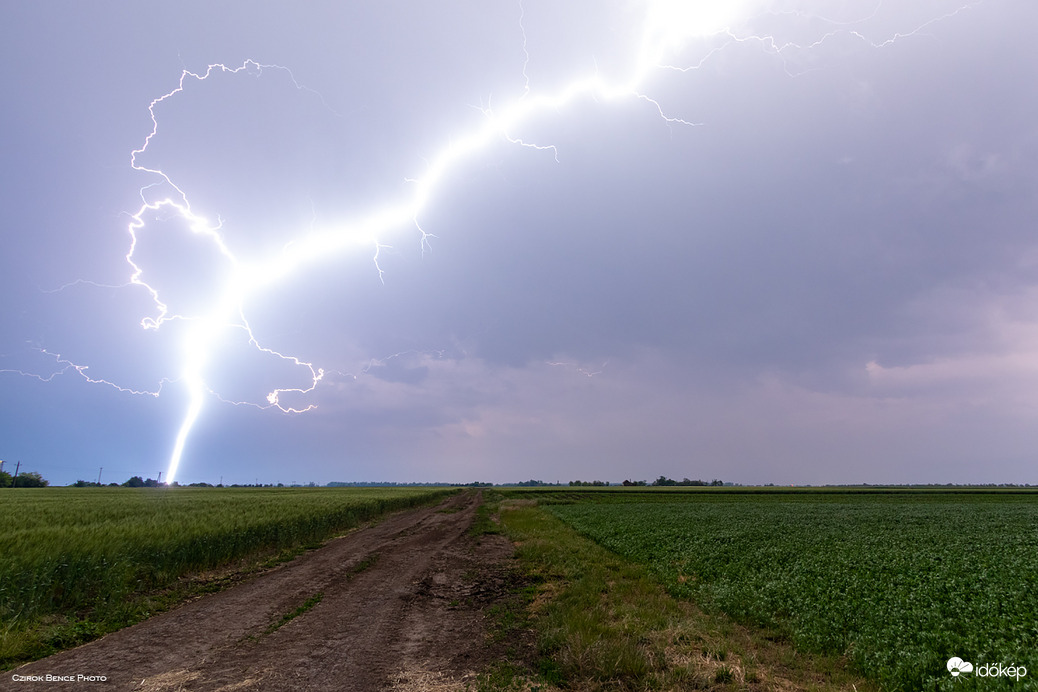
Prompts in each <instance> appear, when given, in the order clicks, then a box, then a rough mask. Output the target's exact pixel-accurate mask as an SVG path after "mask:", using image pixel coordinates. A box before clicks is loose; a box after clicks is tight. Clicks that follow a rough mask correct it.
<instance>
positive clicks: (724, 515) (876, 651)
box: [526, 490, 1038, 690]
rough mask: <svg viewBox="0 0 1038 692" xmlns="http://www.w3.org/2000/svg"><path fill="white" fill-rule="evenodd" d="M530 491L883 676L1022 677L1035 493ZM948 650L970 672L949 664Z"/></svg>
mask: <svg viewBox="0 0 1038 692" xmlns="http://www.w3.org/2000/svg"><path fill="white" fill-rule="evenodd" d="M535 495H539V500H540V502H541V503H542V504H547V505H548V509H549V510H550V511H551V512H552V513H554V514H555V515H556V516H558V517H559V518H561V519H562V520H563V521H565V522H567V523H569V524H570V525H571V526H573V527H574V528H576V529H577V530H578V531H579V532H581V533H582V534H584V535H586V536H588V537H590V538H592V539H593V540H594V541H596V542H598V543H600V544H601V545H602V546H604V547H606V548H608V549H610V550H612V551H614V552H616V553H618V554H619V555H621V556H623V557H625V558H627V559H629V560H632V561H634V562H637V563H641V564H644V565H646V566H647V567H648V569H649V570H650V572H651V573H652V574H654V575H655V577H656V578H657V579H659V580H660V581H661V582H662V583H663V584H664V585H665V587H666V588H667V589H668V590H669V591H670V592H671V594H673V595H675V596H677V597H679V598H688V599H691V600H693V601H695V602H697V603H699V604H700V605H702V606H704V607H706V608H708V609H715V610H719V611H722V612H725V613H727V614H729V615H731V616H733V617H734V618H736V619H737V620H739V621H742V622H745V623H748V624H751V625H755V626H758V627H763V628H766V629H768V630H772V631H775V632H777V633H779V634H780V635H782V636H784V637H787V638H789V639H790V640H791V641H792V643H793V644H794V645H795V646H796V647H798V648H800V649H802V650H805V651H813V652H823V653H835V654H838V655H846V656H848V657H849V658H850V660H851V661H852V662H853V664H854V665H855V666H856V667H857V668H858V669H859V670H861V671H862V672H863V673H864V674H865V675H866V676H868V677H870V678H872V679H874V680H876V681H878V682H879V683H880V684H881V685H882V686H883V687H884V688H885V689H891V690H922V689H959V688H963V689H989V688H997V687H1002V686H1006V687H1011V688H1013V689H1035V687H1036V678H1038V495H1036V494H1031V493H991V492H988V493H983V492H980V493H939V492H920V493H888V494H880V493H826V492H805V493H790V492H788V491H786V492H781V493H773V494H766V493H763V494H751V493H745V492H743V493H738V492H735V493H731V492H729V493H726V492H709V491H706V492H703V491H700V492H691V493H680V492H664V493H645V492H644V490H642V491H641V492H601V491H599V492H583V493H574V492H570V491H561V492H556V493H551V492H544V493H539V494H538V493H528V494H526V496H527V497H534V496H535ZM553 503H558V504H553ZM953 656H956V657H959V658H962V659H964V660H965V661H969V662H971V663H973V665H974V672H973V673H972V674H965V675H962V676H961V677H958V678H953V677H952V676H951V675H950V673H949V672H948V670H947V669H946V662H947V661H948V659H949V658H951V657H953ZM983 664H1005V665H1007V666H1008V665H1015V666H1024V667H1026V669H1027V675H1026V677H1025V678H1024V679H1021V680H1019V681H1016V680H1013V679H1012V678H1009V677H1004V676H1003V677H999V678H993V677H990V676H989V677H981V675H980V672H981V669H980V666H982V665H983ZM987 672H990V670H988V671H987Z"/></svg>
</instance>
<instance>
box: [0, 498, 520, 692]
mask: <svg viewBox="0 0 1038 692" xmlns="http://www.w3.org/2000/svg"><path fill="white" fill-rule="evenodd" d="M480 502H481V499H480V497H479V496H478V495H477V494H475V493H471V492H470V493H463V494H460V495H455V496H453V497H451V498H449V499H448V500H446V501H444V502H443V503H441V504H440V505H438V506H437V507H431V508H424V509H419V510H411V511H408V512H404V513H400V514H395V515H392V516H390V517H388V518H387V519H385V520H383V521H382V522H380V523H378V524H376V525H374V526H371V527H368V528H365V529H362V530H359V531H356V532H354V533H351V534H349V535H347V536H344V537H342V538H338V539H335V540H333V541H331V542H329V543H328V544H326V545H325V546H324V547H322V548H320V549H318V550H315V551H313V552H310V553H307V554H305V555H303V556H300V557H299V558H297V559H295V560H293V561H292V562H289V563H285V564H283V565H281V566H279V567H276V568H274V569H272V570H270V571H267V572H264V573H263V574H260V575H258V576H256V577H254V578H252V579H249V580H247V581H245V582H243V583H241V584H239V585H236V586H234V587H232V588H230V589H227V590H225V591H222V592H220V593H215V594H211V595H208V596H205V597H203V598H200V599H198V600H196V601H192V602H190V603H187V604H185V605H183V606H181V607H179V608H177V609H175V610H172V611H170V612H168V613H163V614H161V615H158V616H156V617H154V618H151V619H149V620H147V621H145V622H142V623H139V624H137V625H134V626H133V627H129V628H127V629H124V630H120V631H118V632H114V633H112V634H109V635H107V636H105V637H103V638H102V639H99V640H97V641H95V642H91V643H90V644H86V645H84V646H81V647H79V648H76V649H73V650H71V651H66V652H63V653H60V654H56V655H55V656H51V657H49V658H46V659H43V660H41V661H36V662H34V663H30V664H27V665H25V666H22V667H21V668H18V669H16V670H13V671H9V672H7V673H4V674H3V678H2V679H0V688H3V689H18V690H25V691H28V690H35V689H47V690H60V689H75V690H92V689H107V690H135V691H138V692H177V691H180V690H183V691H185V692H186V691H194V690H198V691H199V692H202V691H210V690H213V691H215V690H222V691H226V692H230V691H231V690H275V691H277V690H318V691H320V690H329V691H330V690H335V691H351V690H357V691H362V690H363V691H368V690H381V689H389V688H390V687H392V685H391V683H390V681H391V680H392V679H395V678H398V677H399V673H400V671H402V670H405V669H410V670H423V671H434V672H436V673H437V674H442V675H444V676H446V677H447V678H451V677H457V676H461V675H464V674H466V673H468V672H469V671H472V670H479V669H480V668H482V667H483V666H484V665H486V664H487V663H488V662H490V661H493V660H494V658H495V655H494V652H493V651H491V649H492V647H490V646H488V644H487V642H486V637H485V623H484V619H485V611H486V609H487V607H488V606H489V605H491V604H492V603H494V602H495V601H498V600H500V599H502V598H506V597H507V594H508V592H509V579H510V576H509V575H510V570H509V560H510V555H511V552H512V548H511V545H510V544H509V542H508V541H507V540H506V539H505V538H503V537H502V536H496V535H488V536H480V537H478V538H474V537H472V536H470V535H469V533H468V529H469V527H470V526H471V525H472V522H473V520H474V518H475V513H476V508H477V506H478V505H479V504H480ZM317 594H321V596H322V597H321V600H320V602H319V603H317V605H315V606H314V607H313V608H312V609H310V610H308V611H307V612H305V613H303V614H301V615H299V616H298V617H295V618H294V619H292V620H290V621H288V622H287V623H285V624H283V625H282V626H280V627H277V628H276V629H273V631H271V630H272V625H275V624H277V623H279V622H280V621H281V619H282V618H283V617H284V616H285V615H286V614H290V613H292V612H293V611H295V610H296V609H297V608H299V607H300V606H302V605H303V604H304V603H305V602H306V601H307V599H311V598H312V597H314V596H316V595H317ZM48 674H50V675H52V676H67V675H71V676H73V677H75V676H77V675H88V676H89V675H103V676H105V677H106V678H107V681H105V682H69V683H63V682H57V683H55V682H14V681H13V679H12V676H13V675H23V676H30V675H39V676H46V675H48Z"/></svg>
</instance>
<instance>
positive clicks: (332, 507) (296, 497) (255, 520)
mask: <svg viewBox="0 0 1038 692" xmlns="http://www.w3.org/2000/svg"><path fill="white" fill-rule="evenodd" d="M447 492H450V491H449V490H444V489H423V488H363V489H345V488H318V489H311V488H241V489H237V488H235V489H230V488H227V489H221V488H154V489H152V488H142V489H129V488H117V489H116V488H113V489H108V488H82V489H81V488H43V489H26V490H15V491H7V492H6V493H5V496H4V498H3V503H0V527H3V529H2V530H0V658H5V659H8V660H10V659H11V658H12V657H14V658H16V657H17V656H18V655H19V654H18V653H17V651H16V650H17V649H19V646H21V645H16V644H15V642H16V641H20V639H21V638H22V635H23V634H24V631H25V630H26V629H27V628H31V627H34V626H35V625H36V624H37V623H38V622H39V621H40V620H41V618H44V617H46V616H60V617H62V618H66V619H67V618H70V617H76V616H80V615H83V614H90V615H91V616H92V617H93V618H94V619H97V618H98V617H103V616H104V612H105V611H106V609H112V608H117V607H118V606H119V604H120V603H121V602H122V601H123V600H124V599H126V598H128V597H130V596H132V595H134V594H139V593H142V592H147V591H151V590H155V589H160V588H163V587H166V586H168V585H170V584H172V583H174V582H176V581H177V579H178V578H180V577H182V576H184V575H185V574H188V573H192V572H199V571H203V570H207V569H212V568H215V567H219V566H222V565H225V564H228V563H230V562H232V561H234V560H237V559H240V558H243V557H247V556H251V555H256V554H266V553H272V554H276V553H277V552H279V551H283V550H289V549H294V548H297V547H299V546H305V545H307V544H311V543H314V542H317V541H321V540H323V539H326V538H328V537H329V536H332V535H334V534H335V533H336V532H338V531H342V530H344V529H347V528H350V527H353V526H356V525H357V524H359V523H360V522H363V521H366V520H368V519H371V518H373V517H376V516H378V515H380V514H382V513H385V512H387V511H392V510H396V509H403V508H406V507H411V506H415V505H418V504H421V503H424V502H428V501H430V500H432V499H435V498H436V497H439V496H442V495H444V494H446V493H447ZM12 647H13V649H12Z"/></svg>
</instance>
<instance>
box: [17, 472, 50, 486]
mask: <svg viewBox="0 0 1038 692" xmlns="http://www.w3.org/2000/svg"><path fill="white" fill-rule="evenodd" d="M48 485H50V481H48V480H46V479H44V477H43V476H41V475H40V474H38V473H36V472H35V471H26V472H25V473H19V474H18V477H17V478H15V479H14V486H15V487H16V488H46V487H47V486H48Z"/></svg>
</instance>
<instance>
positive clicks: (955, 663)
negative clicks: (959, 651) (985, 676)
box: [948, 656, 973, 677]
mask: <svg viewBox="0 0 1038 692" xmlns="http://www.w3.org/2000/svg"><path fill="white" fill-rule="evenodd" d="M948 672H949V673H951V674H952V677H958V676H959V674H960V673H972V672H973V664H972V663H970V662H969V661H963V660H962V659H961V658H959V657H958V656H952V657H951V658H949V659H948Z"/></svg>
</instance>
